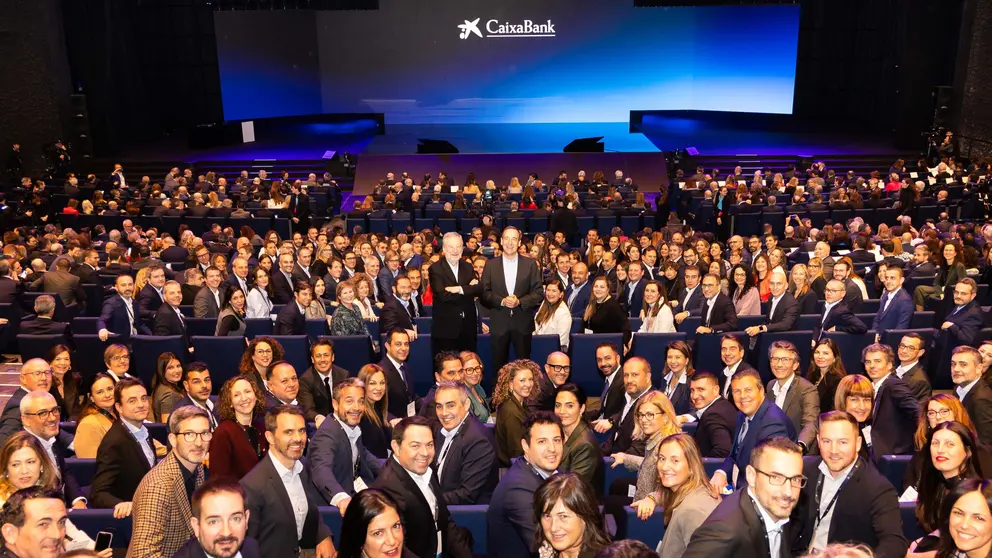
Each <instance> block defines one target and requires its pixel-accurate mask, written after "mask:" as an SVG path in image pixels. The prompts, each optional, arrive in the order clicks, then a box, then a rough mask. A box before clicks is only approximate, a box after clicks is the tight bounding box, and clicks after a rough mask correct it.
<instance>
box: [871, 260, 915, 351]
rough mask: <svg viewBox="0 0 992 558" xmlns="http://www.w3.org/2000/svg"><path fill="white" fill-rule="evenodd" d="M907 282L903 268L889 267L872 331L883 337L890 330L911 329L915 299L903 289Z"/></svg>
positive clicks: (883, 280)
mask: <svg viewBox="0 0 992 558" xmlns="http://www.w3.org/2000/svg"><path fill="white" fill-rule="evenodd" d="M904 281H905V279H904V278H903V271H902V268H901V267H896V266H888V267H886V268H885V273H884V274H883V275H882V283H883V284H884V285H885V292H883V293H882V299H881V300H880V301H879V304H878V313H877V314H875V319H874V320H872V324H871V329H872V330H873V331H876V332H877V335H879V336H881V335H882V334H883V333H885V332H886V331H888V330H890V329H909V325H910V322H912V320H913V311H914V310H915V308H914V307H913V297H912V295H910V294H909V293H908V292H906V289H904V288H902V284H903V282H904Z"/></svg>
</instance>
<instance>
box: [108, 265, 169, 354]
mask: <svg viewBox="0 0 992 558" xmlns="http://www.w3.org/2000/svg"><path fill="white" fill-rule="evenodd" d="M145 287H147V285H145ZM114 290H116V291H117V295H116V296H112V297H110V298H108V299H107V300H105V301H104V302H103V309H101V310H100V318H99V319H97V321H96V327H97V336H98V337H99V338H100V341H106V340H107V339H109V338H110V335H111V334H114V335H120V336H122V337H124V338H125V339H127V338H128V337H130V336H132V335H135V334H138V333H141V334H144V335H151V334H152V330H151V328H150V327H149V326H148V325H146V324H145V323H144V322H143V321H142V320H141V318H140V316H139V314H138V312H139V310H138V308H139V307H138V305H137V304H135V301H134V299H133V298H131V296H132V294H133V293H134V279H132V278H131V276H130V275H118V276H117V281H115V282H114ZM142 292H144V289H142ZM156 296H158V295H156Z"/></svg>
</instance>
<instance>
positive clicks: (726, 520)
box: [682, 385, 807, 558]
mask: <svg viewBox="0 0 992 558" xmlns="http://www.w3.org/2000/svg"><path fill="white" fill-rule="evenodd" d="M759 388H760V385H759ZM759 391H760V389H759ZM746 476H747V489H746V490H738V491H737V492H734V493H733V494H731V495H729V496H726V497H724V499H723V501H722V502H720V504H719V505H718V506H717V507H716V509H714V510H713V512H712V513H711V514H710V516H709V517H708V518H707V519H706V521H705V522H703V524H702V525H700V526H699V528H698V529H696V532H695V533H694V534H693V535H692V540H691V541H690V542H689V546H688V547H687V548H686V551H685V554H683V555H682V556H683V558H722V557H726V558H779V557H780V556H791V553H790V552H789V548H790V546H791V543H792V537H791V531H792V529H790V527H791V526H790V525H789V516H790V515H791V514H792V510H793V508H794V507H795V506H796V503H797V502H798V501H799V495H800V493H801V492H802V489H803V487H804V486H806V480H807V479H806V477H805V476H803V453H802V450H801V449H800V448H799V446H798V445H797V444H796V443H795V442H793V441H791V440H789V439H788V438H783V437H779V436H776V437H773V438H769V439H766V440H762V441H761V442H759V443H758V445H756V446H755V448H754V451H753V452H751V458H750V462H749V464H748V465H747V470H746ZM755 541H757V543H758V544H755Z"/></svg>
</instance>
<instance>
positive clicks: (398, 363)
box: [379, 329, 420, 417]
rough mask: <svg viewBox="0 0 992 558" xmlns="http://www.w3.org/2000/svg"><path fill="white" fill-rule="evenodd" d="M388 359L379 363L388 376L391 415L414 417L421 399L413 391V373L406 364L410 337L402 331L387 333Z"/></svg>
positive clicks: (395, 330) (385, 344) (387, 384)
mask: <svg viewBox="0 0 992 558" xmlns="http://www.w3.org/2000/svg"><path fill="white" fill-rule="evenodd" d="M383 345H384V346H385V347H386V357H385V358H383V359H382V360H381V361H379V366H381V367H382V370H383V372H385V374H386V386H387V387H388V388H389V409H387V410H388V411H389V414H391V415H393V416H394V417H412V416H413V415H415V414H417V407H419V405H420V401H419V398H418V397H417V396H416V394H415V393H414V391H413V378H412V377H411V376H410V374H411V373H412V372H411V370H410V369H409V367H408V366H407V364H406V360H407V358H409V356H410V336H409V335H408V334H407V333H406V332H405V331H403V330H401V329H394V330H392V331H387V332H386V340H385V343H384V344H383Z"/></svg>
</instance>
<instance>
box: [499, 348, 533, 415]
mask: <svg viewBox="0 0 992 558" xmlns="http://www.w3.org/2000/svg"><path fill="white" fill-rule="evenodd" d="M528 363H530V364H528ZM531 365H533V366H537V365H536V364H535V363H534V362H533V361H530V360H525V359H518V360H514V361H512V362H508V363H506V364H504V365H503V367H502V368H500V369H499V374H498V375H497V379H496V387H495V388H493V407H494V408H498V407H499V406H500V405H502V404H503V403H504V402H505V401H507V400H508V399H509V398H510V397H511V395H510V382H512V381H513V379H514V378H516V376H517V372H519V371H521V370H529V371H530V372H531V373H533V372H534V368H533V367H532V366H531ZM538 371H540V368H538ZM537 378H538V377H537V376H534V381H535V382H537Z"/></svg>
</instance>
